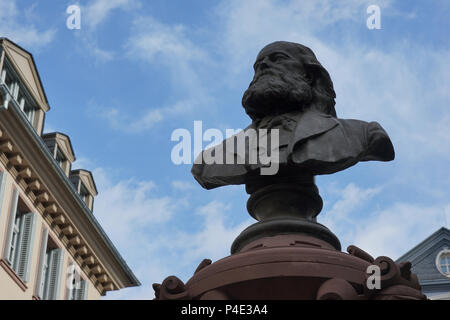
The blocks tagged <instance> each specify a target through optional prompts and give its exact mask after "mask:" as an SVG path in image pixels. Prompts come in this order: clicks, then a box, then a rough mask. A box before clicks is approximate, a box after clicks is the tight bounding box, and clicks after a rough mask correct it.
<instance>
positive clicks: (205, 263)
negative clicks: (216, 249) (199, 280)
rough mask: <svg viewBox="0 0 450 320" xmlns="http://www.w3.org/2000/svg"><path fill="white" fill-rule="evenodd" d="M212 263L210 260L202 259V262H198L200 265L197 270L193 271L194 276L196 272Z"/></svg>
mask: <svg viewBox="0 0 450 320" xmlns="http://www.w3.org/2000/svg"><path fill="white" fill-rule="evenodd" d="M211 263H212V261H211V260H210V259H204V260H203V261H202V262H200V264H199V265H198V267H197V269H195V272H194V274H196V273H197V272H199V271H200V270H202V269H203V268H206V267H207V266H209V265H210V264H211Z"/></svg>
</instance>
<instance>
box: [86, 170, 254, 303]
mask: <svg viewBox="0 0 450 320" xmlns="http://www.w3.org/2000/svg"><path fill="white" fill-rule="evenodd" d="M93 175H94V178H95V181H96V184H97V187H98V189H99V195H98V196H97V198H96V199H95V203H94V215H95V216H96V217H97V219H98V220H99V222H100V224H101V225H102V227H103V228H104V229H105V231H106V233H107V234H108V236H109V237H110V238H111V240H112V242H113V243H114V244H115V245H116V246H117V248H118V250H119V252H121V254H122V255H123V256H124V258H125V260H126V261H127V262H128V264H129V265H130V266H131V268H132V270H133V272H134V273H135V274H136V275H137V277H138V279H139V280H141V282H142V286H141V287H139V288H130V289H125V290H120V291H119V292H110V293H108V295H107V297H106V298H107V299H152V298H153V297H154V293H153V289H152V284H153V283H155V282H159V283H161V282H162V281H163V280H164V279H165V278H166V277H167V276H170V275H172V274H174V275H177V276H178V277H180V278H181V279H183V280H184V281H187V280H188V278H190V277H191V276H192V275H193V272H194V271H195V268H196V266H197V265H198V264H199V263H200V262H201V261H202V260H203V259H204V258H210V259H213V260H217V259H219V258H222V257H224V256H226V255H228V254H229V249H230V246H231V243H232V241H233V239H234V238H235V237H236V236H237V235H238V234H239V232H241V231H242V230H243V229H244V228H245V227H246V226H248V225H249V224H250V221H246V222H244V223H241V224H238V225H232V224H231V223H230V222H228V220H229V219H227V215H228V214H229V212H230V210H231V207H230V206H229V205H225V204H224V203H222V202H219V201H212V202H209V203H208V204H206V205H203V206H200V207H198V208H196V209H195V208H191V204H190V202H187V201H185V199H183V198H182V197H179V196H176V197H174V196H168V195H158V186H157V185H156V184H155V183H154V182H152V181H140V180H136V179H129V180H122V181H117V182H114V181H113V180H112V177H111V172H110V171H108V170H105V169H103V168H97V169H95V170H93ZM173 186H174V187H175V188H176V189H180V188H181V189H183V190H185V189H186V188H190V187H191V186H190V185H189V183H187V182H184V181H174V183H173ZM181 189H180V190H181ZM188 209H189V210H188ZM181 213H182V215H180V214H181ZM186 214H190V215H192V217H191V218H190V217H186V216H185V215H186ZM184 219H188V220H196V221H197V220H198V227H197V228H194V229H192V228H190V229H186V223H183V222H181V223H180V222H179V221H183V220H184Z"/></svg>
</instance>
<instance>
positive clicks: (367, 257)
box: [347, 246, 375, 263]
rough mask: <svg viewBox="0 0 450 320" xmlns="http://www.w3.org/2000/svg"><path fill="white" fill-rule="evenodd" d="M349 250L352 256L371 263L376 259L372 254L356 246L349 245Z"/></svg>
mask: <svg viewBox="0 0 450 320" xmlns="http://www.w3.org/2000/svg"><path fill="white" fill-rule="evenodd" d="M347 252H348V253H349V254H350V255H352V256H355V257H357V258H360V259H363V260H365V261H367V262H370V263H373V261H374V260H375V259H374V258H373V257H372V256H371V255H370V254H368V253H367V252H365V251H364V250H362V249H360V248H358V247H356V246H349V247H348V248H347Z"/></svg>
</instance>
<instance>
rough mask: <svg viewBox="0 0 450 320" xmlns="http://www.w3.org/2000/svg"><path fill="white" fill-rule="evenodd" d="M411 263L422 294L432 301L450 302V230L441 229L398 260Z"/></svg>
mask: <svg viewBox="0 0 450 320" xmlns="http://www.w3.org/2000/svg"><path fill="white" fill-rule="evenodd" d="M403 261H409V262H411V264H412V268H411V270H412V272H414V273H415V274H416V275H417V277H418V278H419V282H420V285H421V286H422V292H423V293H424V294H425V295H427V297H428V298H429V299H431V300H450V230H449V229H447V228H444V227H442V228H440V229H439V230H438V231H436V232H435V233H433V234H432V235H431V236H429V237H428V238H426V239H425V240H423V241H422V242H421V243H419V244H418V245H417V246H415V247H414V248H412V249H411V250H410V251H408V252H407V253H405V254H404V255H403V256H401V257H400V258H398V259H397V262H403Z"/></svg>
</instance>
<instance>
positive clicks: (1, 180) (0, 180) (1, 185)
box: [0, 171, 6, 215]
mask: <svg viewBox="0 0 450 320" xmlns="http://www.w3.org/2000/svg"><path fill="white" fill-rule="evenodd" d="M5 182H6V174H5V173H4V172H3V171H0V215H1V214H2V203H3V193H4V192H5V184H6V183H5Z"/></svg>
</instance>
